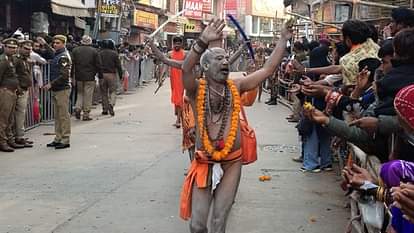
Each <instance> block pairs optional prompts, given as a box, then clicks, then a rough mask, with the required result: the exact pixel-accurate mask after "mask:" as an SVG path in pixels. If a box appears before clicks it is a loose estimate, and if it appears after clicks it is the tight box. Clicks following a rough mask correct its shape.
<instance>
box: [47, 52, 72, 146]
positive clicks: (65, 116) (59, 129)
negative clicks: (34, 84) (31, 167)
mask: <svg viewBox="0 0 414 233" xmlns="http://www.w3.org/2000/svg"><path fill="white" fill-rule="evenodd" d="M71 67H72V61H71V58H70V55H69V52H68V51H67V50H66V49H62V50H58V51H56V55H55V57H54V59H53V60H52V63H51V75H50V76H51V81H50V83H51V86H52V87H51V90H52V101H53V105H54V116H55V117H54V118H55V134H56V137H55V140H54V142H55V143H62V144H70V133H71V128H70V127H71V126H70V113H69V97H70V92H71V84H70V72H71Z"/></svg>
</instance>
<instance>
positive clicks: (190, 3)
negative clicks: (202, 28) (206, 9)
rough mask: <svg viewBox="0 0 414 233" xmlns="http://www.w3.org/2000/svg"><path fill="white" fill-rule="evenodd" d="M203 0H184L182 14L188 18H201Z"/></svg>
mask: <svg viewBox="0 0 414 233" xmlns="http://www.w3.org/2000/svg"><path fill="white" fill-rule="evenodd" d="M203 1H204V0H185V2H184V9H186V11H185V12H184V16H185V17H187V18H190V19H198V20H201V19H202V18H203Z"/></svg>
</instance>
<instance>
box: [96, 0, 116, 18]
mask: <svg viewBox="0 0 414 233" xmlns="http://www.w3.org/2000/svg"><path fill="white" fill-rule="evenodd" d="M99 12H100V13H101V16H102V17H109V18H117V17H119V16H120V14H121V0H101V6H100V9H99Z"/></svg>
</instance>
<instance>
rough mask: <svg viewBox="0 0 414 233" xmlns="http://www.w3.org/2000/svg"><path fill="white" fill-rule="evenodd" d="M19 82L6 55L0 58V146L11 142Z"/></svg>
mask: <svg viewBox="0 0 414 233" xmlns="http://www.w3.org/2000/svg"><path fill="white" fill-rule="evenodd" d="M18 86H19V81H18V80H17V77H16V69H15V66H14V64H13V62H12V61H11V58H9V57H8V56H6V55H3V56H1V57H0V144H2V145H4V144H7V142H11V141H12V140H13V132H12V126H13V122H14V120H13V119H14V109H15V106H16V99H17V95H16V91H17V88H18Z"/></svg>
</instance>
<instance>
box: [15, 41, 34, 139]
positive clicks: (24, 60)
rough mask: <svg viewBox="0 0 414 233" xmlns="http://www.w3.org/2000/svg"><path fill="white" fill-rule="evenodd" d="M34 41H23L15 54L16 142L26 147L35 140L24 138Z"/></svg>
mask: <svg viewBox="0 0 414 233" xmlns="http://www.w3.org/2000/svg"><path fill="white" fill-rule="evenodd" d="M32 45H33V42H32V41H31V40H26V41H22V42H21V43H20V47H19V53H18V54H17V55H15V56H14V59H13V60H14V62H13V63H14V64H15V67H16V74H17V79H18V80H19V89H18V91H17V101H16V108H15V117H14V119H15V127H14V128H15V137H16V138H15V142H16V143H17V144H21V145H24V146H25V147H33V145H32V144H33V142H31V141H28V140H26V139H25V138H24V131H25V130H24V122H25V119H26V110H27V102H28V98H29V88H30V87H32V86H33V81H32V80H33V78H32V64H31V63H29V59H30V54H31V52H32Z"/></svg>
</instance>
